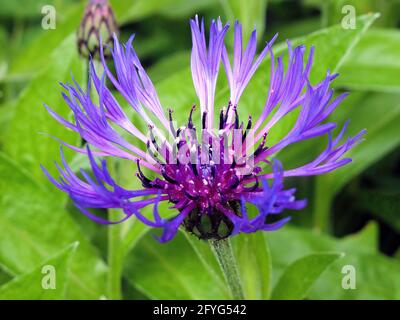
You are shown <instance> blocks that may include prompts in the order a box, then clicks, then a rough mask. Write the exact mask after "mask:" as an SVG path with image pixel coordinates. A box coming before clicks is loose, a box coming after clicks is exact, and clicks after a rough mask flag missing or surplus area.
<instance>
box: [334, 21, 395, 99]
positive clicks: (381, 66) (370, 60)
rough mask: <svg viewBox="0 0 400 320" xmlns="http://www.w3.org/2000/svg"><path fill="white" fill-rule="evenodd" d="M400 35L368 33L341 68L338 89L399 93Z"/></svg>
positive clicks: (382, 32)
mask: <svg viewBox="0 0 400 320" xmlns="http://www.w3.org/2000/svg"><path fill="white" fill-rule="evenodd" d="M399 55H400V31H398V30H395V29H372V30H369V31H368V32H367V33H366V35H365V36H364V37H363V38H362V40H361V41H360V42H359V43H358V44H357V46H356V47H355V48H354V50H353V51H352V52H351V54H350V55H349V56H348V57H347V58H346V61H345V63H344V64H343V65H342V67H341V68H340V74H341V76H340V77H339V78H338V79H337V81H335V85H336V86H341V87H345V88H350V89H356V90H372V91H381V92H397V93H398V92H400V77H399V74H400V61H399V59H398V57H399Z"/></svg>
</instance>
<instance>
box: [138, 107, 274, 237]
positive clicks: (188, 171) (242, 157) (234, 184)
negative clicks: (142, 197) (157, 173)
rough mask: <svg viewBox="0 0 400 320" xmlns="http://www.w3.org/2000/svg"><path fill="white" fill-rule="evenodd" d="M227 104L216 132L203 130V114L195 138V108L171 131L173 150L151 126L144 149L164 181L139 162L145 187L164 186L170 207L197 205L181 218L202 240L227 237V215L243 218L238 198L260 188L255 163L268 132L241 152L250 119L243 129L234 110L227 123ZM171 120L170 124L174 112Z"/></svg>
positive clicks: (204, 120) (228, 219)
mask: <svg viewBox="0 0 400 320" xmlns="http://www.w3.org/2000/svg"><path fill="white" fill-rule="evenodd" d="M230 108H231V105H230V104H229V105H228V108H227V110H225V109H223V110H222V111H221V113H220V125H219V131H218V133H217V134H210V133H209V132H207V131H205V128H204V126H205V125H204V124H205V123H206V117H207V114H205V113H204V114H203V121H202V123H203V128H202V129H203V131H204V132H203V133H202V138H201V142H199V140H198V138H197V132H196V127H195V126H194V125H193V121H192V116H193V111H194V109H195V107H193V108H192V110H191V112H190V116H189V121H188V123H187V126H186V127H181V128H179V129H178V130H175V129H173V132H175V135H174V138H175V140H174V146H173V150H175V151H176V153H174V154H171V152H170V151H168V150H169V149H168V148H166V147H165V143H164V144H161V145H160V144H159V143H158V142H157V141H156V139H155V138H154V135H153V132H152V131H153V128H152V127H150V140H149V141H148V143H147V149H148V152H149V154H150V155H151V157H152V158H153V160H154V161H156V162H157V163H158V164H159V165H160V167H161V175H162V177H163V179H161V178H155V179H154V180H151V179H149V178H148V177H146V176H145V174H144V173H143V171H142V170H141V168H140V164H139V162H138V174H137V176H138V177H139V179H140V180H141V182H142V184H143V186H144V187H145V188H148V189H151V188H156V189H160V190H162V193H164V194H167V195H168V198H169V201H170V202H171V203H173V204H174V208H176V209H178V210H180V211H182V210H183V209H184V208H186V207H188V206H189V205H194V207H195V209H193V210H192V212H191V213H190V214H189V215H188V216H187V217H186V218H185V220H184V221H183V225H184V226H185V227H186V229H187V230H188V231H190V232H193V233H195V234H196V235H197V236H199V237H200V238H206V239H221V238H225V237H228V236H229V235H230V234H231V232H232V230H233V227H234V224H233V223H232V221H231V219H230V218H229V216H228V215H229V214H233V215H236V216H238V217H241V213H240V201H241V198H242V197H243V196H245V194H246V193H249V194H250V193H253V192H261V191H262V188H261V187H260V186H259V182H258V179H257V175H258V174H259V173H260V172H261V171H262V169H261V168H260V167H258V166H254V165H253V161H254V158H255V157H256V156H257V155H258V154H259V153H260V152H262V151H265V150H266V149H267V148H266V147H265V138H266V136H265V137H264V140H263V141H262V142H261V144H260V146H259V147H258V148H257V149H256V150H255V151H254V152H252V153H251V154H250V155H249V156H247V155H246V154H245V153H246V151H244V150H245V148H246V138H248V132H249V130H250V129H251V117H249V121H248V125H247V126H246V127H244V126H243V123H241V124H239V116H238V114H237V112H236V108H234V110H233V111H234V114H235V116H234V117H235V121H234V122H233V124H232V125H227V117H228V113H229V109H230ZM170 122H171V128H173V121H172V111H170ZM235 140H236V142H235ZM238 140H239V141H238ZM235 148H236V149H235ZM254 181H255V182H254ZM227 213H229V214H228V215H227Z"/></svg>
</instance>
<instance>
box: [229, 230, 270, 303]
mask: <svg viewBox="0 0 400 320" xmlns="http://www.w3.org/2000/svg"><path fill="white" fill-rule="evenodd" d="M232 245H233V247H234V251H235V254H236V258H237V263H238V268H239V274H240V278H241V283H242V286H243V290H244V295H245V299H250V300H266V299H269V297H270V286H271V273H272V264H271V257H270V252H269V247H268V243H267V241H265V239H264V236H263V234H262V232H256V233H252V234H240V235H239V236H236V237H234V238H233V239H232Z"/></svg>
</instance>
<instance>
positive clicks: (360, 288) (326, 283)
mask: <svg viewBox="0 0 400 320" xmlns="http://www.w3.org/2000/svg"><path fill="white" fill-rule="evenodd" d="M375 237H376V230H375V231H374V227H373V226H372V227H371V226H369V227H368V228H367V229H366V230H363V231H362V232H361V233H360V234H358V235H352V236H349V237H346V238H344V239H341V240H338V239H335V238H332V237H330V236H327V235H324V234H319V233H315V232H311V231H310V230H307V229H300V228H295V227H290V226H286V227H285V228H283V229H281V230H279V231H278V232H271V233H269V234H268V235H267V238H268V241H269V243H270V248H271V255H272V263H273V275H274V277H273V279H274V283H275V284H276V283H277V281H278V279H279V277H280V276H281V275H282V274H283V272H284V270H285V269H286V268H287V267H288V266H289V265H290V264H292V263H293V262H294V261H296V260H297V259H300V258H301V257H303V256H306V255H310V254H316V253H320V252H343V253H345V257H343V258H342V259H340V260H338V261H337V262H335V263H334V264H333V265H332V266H331V267H329V269H328V270H326V271H325V272H324V274H323V275H322V276H321V277H320V278H319V279H318V280H317V282H316V283H315V284H314V285H313V286H312V287H311V289H310V291H309V293H308V294H307V298H310V299H398V298H399V295H400V279H399V278H398V277H395V276H393V275H395V274H398V272H399V268H400V264H399V262H398V261H396V260H394V259H391V258H388V257H385V256H383V255H381V254H378V253H377V251H376V247H377V246H376V238H375ZM374 238H375V239H374ZM347 265H351V266H354V267H355V269H356V288H357V289H356V290H351V289H350V290H345V289H343V288H342V280H343V277H344V276H345V274H344V273H342V270H343V267H345V266H347Z"/></svg>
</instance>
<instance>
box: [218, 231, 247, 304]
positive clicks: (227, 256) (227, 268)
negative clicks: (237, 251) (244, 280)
mask: <svg viewBox="0 0 400 320" xmlns="http://www.w3.org/2000/svg"><path fill="white" fill-rule="evenodd" d="M210 246H211V249H212V250H213V252H214V254H215V256H216V258H217V260H218V262H219V265H220V267H221V269H222V273H223V274H224V276H225V280H226V282H227V283H228V287H229V290H230V291H231V294H232V298H233V299H234V300H243V299H244V295H243V288H242V285H241V283H240V278H239V272H238V269H237V264H236V259H235V256H234V253H233V250H232V246H231V241H230V240H229V238H227V239H223V240H210Z"/></svg>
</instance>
